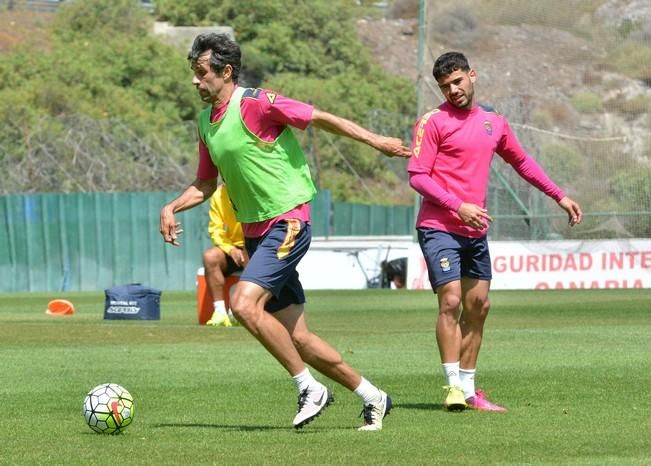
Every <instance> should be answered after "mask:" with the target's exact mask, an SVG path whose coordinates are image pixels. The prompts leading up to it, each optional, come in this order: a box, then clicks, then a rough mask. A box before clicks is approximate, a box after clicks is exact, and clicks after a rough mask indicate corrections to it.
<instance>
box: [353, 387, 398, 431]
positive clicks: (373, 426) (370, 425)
mask: <svg viewBox="0 0 651 466" xmlns="http://www.w3.org/2000/svg"><path fill="white" fill-rule="evenodd" d="M380 396H381V399H380V402H379V403H376V404H372V403H371V404H367V405H364V408H363V409H362V412H361V414H360V415H363V416H364V425H363V426H362V427H360V428H359V429H358V430H362V431H375V430H382V420H383V419H384V418H385V417H386V416H388V415H389V413H390V412H391V408H393V402H392V401H391V397H390V396H389V395H387V394H386V393H384V392H383V391H382V390H380Z"/></svg>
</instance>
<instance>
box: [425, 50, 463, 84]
mask: <svg viewBox="0 0 651 466" xmlns="http://www.w3.org/2000/svg"><path fill="white" fill-rule="evenodd" d="M457 70H461V71H470V65H469V64H468V59H467V58H466V57H465V55H464V54H463V53H461V52H447V53H444V54H443V55H441V56H440V57H438V58H437V59H436V62H435V63H434V69H433V70H432V74H433V75H434V79H436V80H437V81H438V80H439V79H440V78H442V77H443V76H447V75H449V74H452V73H453V72H455V71H457Z"/></svg>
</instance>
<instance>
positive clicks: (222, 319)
mask: <svg viewBox="0 0 651 466" xmlns="http://www.w3.org/2000/svg"><path fill="white" fill-rule="evenodd" d="M206 325H209V326H211V327H232V326H233V324H232V323H231V319H230V318H229V317H228V315H227V314H223V313H221V312H217V311H215V312H213V313H212V317H211V318H210V320H209V321H208V322H206Z"/></svg>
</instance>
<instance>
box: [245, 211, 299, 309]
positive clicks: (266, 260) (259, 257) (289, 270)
mask: <svg viewBox="0 0 651 466" xmlns="http://www.w3.org/2000/svg"><path fill="white" fill-rule="evenodd" d="M311 242H312V228H311V226H310V224H309V223H304V222H301V221H300V220H294V219H287V220H280V221H279V222H278V223H275V224H274V225H273V226H272V227H271V229H270V230H269V231H268V232H267V233H266V234H265V235H264V236H261V237H260V238H245V245H246V250H247V252H248V253H249V258H250V259H249V263H248V265H247V266H246V268H245V269H244V272H242V275H241V276H240V280H241V281H247V282H252V283H255V284H257V285H260V286H261V287H262V288H264V289H265V290H269V291H270V292H271V294H272V295H273V296H272V297H271V299H270V300H269V301H267V303H266V304H265V307H264V308H265V310H266V311H268V312H276V311H279V310H281V309H284V308H286V307H287V306H289V305H290V304H303V303H305V292H304V291H303V285H301V282H300V281H299V279H298V272H297V271H296V266H297V265H298V263H299V262H300V261H301V259H302V258H303V256H304V255H305V253H307V250H308V249H309V247H310V243H311Z"/></svg>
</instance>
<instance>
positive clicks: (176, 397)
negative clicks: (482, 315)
mask: <svg viewBox="0 0 651 466" xmlns="http://www.w3.org/2000/svg"><path fill="white" fill-rule="evenodd" d="M54 297H64V298H67V299H70V300H71V301H73V303H74V304H75V306H76V308H77V312H76V314H74V315H72V316H64V317H51V316H48V315H46V314H45V313H44V311H45V307H46V304H47V301H48V300H49V299H51V298H54ZM491 297H492V302H493V308H492V311H491V316H490V317H489V320H488V323H487V330H486V334H485V339H484V345H483V349H482V355H481V358H480V366H479V371H478V377H477V382H478V385H479V386H481V387H482V388H484V389H485V390H486V391H487V392H488V393H489V394H490V396H491V398H493V399H494V400H495V401H497V402H499V403H502V404H504V405H506V406H507V407H508V408H509V409H510V411H509V412H508V413H506V414H495V413H479V412H469V411H466V412H463V413H447V412H444V411H443V410H442V408H441V402H442V397H443V391H442V389H441V386H442V385H443V384H444V380H443V376H442V373H441V369H440V365H439V360H438V352H437V350H436V344H435V340H434V336H433V331H432V330H433V325H434V321H435V318H436V311H435V299H434V296H433V295H432V294H431V293H429V292H408V291H392V290H369V291H350V292H341V291H328V292H311V293H309V294H308V300H309V305H308V312H307V316H308V322H309V323H310V325H311V327H312V329H313V330H315V331H316V332H317V333H319V334H320V335H321V336H323V337H325V338H326V339H327V340H328V341H330V342H331V343H332V344H333V345H334V346H335V347H336V348H337V349H339V350H340V351H341V352H342V354H343V355H344V358H345V359H346V360H347V361H348V362H350V363H351V364H352V365H353V366H354V367H356V368H358V369H360V370H361V372H362V373H363V374H364V375H365V376H366V377H367V378H369V379H370V380H371V381H373V382H376V383H377V384H378V385H380V386H381V387H382V388H384V389H385V390H386V391H387V392H389V393H390V394H391V396H392V397H393V400H394V403H395V409H394V411H393V412H392V413H391V415H390V416H389V417H388V418H387V419H386V421H385V428H384V430H383V431H382V432H357V431H356V427H358V426H359V425H360V423H361V419H360V418H359V417H358V414H359V412H360V410H361V404H360V403H359V401H358V400H357V397H355V396H354V395H352V394H350V393H349V392H347V391H346V390H345V389H343V388H342V387H339V386H334V385H333V384H332V383H330V382H329V381H328V384H329V386H330V387H331V388H333V389H334V394H335V398H336V402H335V404H334V405H332V406H331V407H330V408H329V409H328V410H327V411H326V412H325V413H324V414H323V416H321V417H320V418H319V419H317V420H316V421H315V422H313V423H312V424H310V425H308V426H307V427H306V428H305V429H303V430H302V431H299V432H296V431H294V429H293V428H292V426H291V421H292V418H293V415H294V411H295V408H296V392H295V388H294V384H293V382H292V381H291V379H290V378H289V377H288V376H287V374H286V373H285V372H284V371H283V369H282V368H281V367H280V366H279V365H278V364H277V363H276V362H275V361H274V360H273V359H272V358H271V357H270V356H269V355H268V354H267V353H266V352H265V351H264V350H263V349H262V347H261V346H260V345H259V344H258V343H256V342H255V341H254V340H253V338H252V337H250V336H249V335H248V334H247V333H246V331H245V330H244V329H242V328H231V329H214V328H209V327H202V326H199V325H197V324H196V305H195V297H194V294H193V293H163V297H162V305H161V316H162V318H161V320H160V321H136V322H132V321H104V320H103V318H102V317H103V301H104V296H103V294H102V293H84V294H65V295H60V296H53V295H46V294H20V295H15V294H12V295H0V381H1V383H0V400H1V401H0V402H1V403H2V415H1V417H0V419H2V425H1V427H0V464H66V465H69V464H79V465H91V464H98V465H104V464H106V465H108V464H119V465H122V464H134V465H144V464H179V465H180V464H183V465H185V464H188V465H189V464H192V465H194V464H222V465H237V464H242V465H252V464H273V465H276V464H277V465H293V464H296V465H299V464H300V465H303V464H344V465H365V464H369V465H371V464H396V465H419V464H446V465H456V464H496V463H497V464H518V465H519V464H650V463H651V396H650V395H649V387H650V386H651V291H650V290H612V291H605V290H604V291H596V290H577V291H570V290H567V291H536V292H492V294H491ZM104 382H114V383H119V384H121V385H123V386H124V387H126V388H127V389H128V390H129V391H130V392H131V394H132V395H133V396H134V398H135V406H136V417H135V420H134V422H133V424H132V425H131V426H129V428H128V429H127V430H126V431H125V432H124V434H122V435H117V436H108V435H99V434H95V433H94V432H93V431H91V430H90V429H89V428H88V427H87V426H86V425H85V424H84V418H83V415H82V402H83V400H84V397H85V394H86V392H87V391H88V390H89V389H91V388H92V387H94V386H96V385H98V384H100V383H104Z"/></svg>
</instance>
